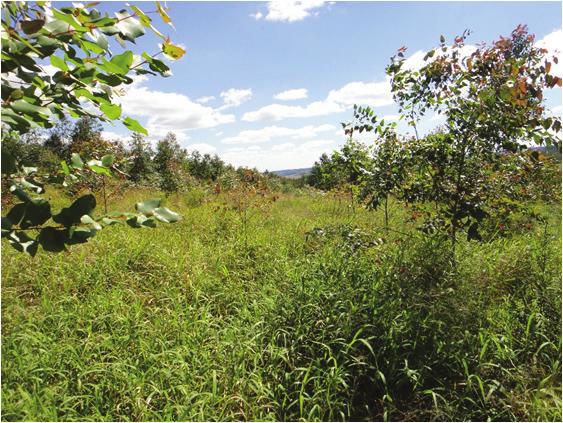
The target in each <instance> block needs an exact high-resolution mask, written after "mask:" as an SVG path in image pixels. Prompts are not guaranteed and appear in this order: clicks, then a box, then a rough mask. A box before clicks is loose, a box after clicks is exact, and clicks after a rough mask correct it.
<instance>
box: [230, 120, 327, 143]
mask: <svg viewBox="0 0 563 423" xmlns="http://www.w3.org/2000/svg"><path fill="white" fill-rule="evenodd" d="M334 129H335V127H334V126H333V125H329V124H325V125H319V126H313V125H307V126H304V127H302V128H285V127H282V126H275V125H274V126H266V127H265V128H261V129H253V130H246V131H241V132H240V133H239V134H238V135H236V136H234V137H228V138H224V139H223V140H222V141H221V142H222V143H223V144H255V143H264V142H268V141H271V140H272V139H275V138H291V139H305V138H314V137H316V136H317V135H318V134H319V133H322V132H326V131H333V130H334Z"/></svg>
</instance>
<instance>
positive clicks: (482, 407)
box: [2, 189, 561, 421]
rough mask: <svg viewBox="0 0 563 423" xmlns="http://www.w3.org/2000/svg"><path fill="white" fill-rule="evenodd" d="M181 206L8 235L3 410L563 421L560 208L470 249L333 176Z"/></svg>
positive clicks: (143, 193) (64, 415) (26, 415)
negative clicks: (360, 201)
mask: <svg viewBox="0 0 563 423" xmlns="http://www.w3.org/2000/svg"><path fill="white" fill-rule="evenodd" d="M50 195H51V196H52V197H53V198H54V201H55V203H57V202H58V204H59V205H60V206H62V205H63V204H64V202H65V201H68V200H65V198H64V197H63V196H62V195H60V194H59V193H56V192H51V193H50ZM156 195H161V194H160V193H155V192H150V191H147V190H139V189H135V190H130V191H127V192H126V194H124V195H122V196H121V197H118V198H114V199H112V201H111V202H110V210H131V209H132V205H133V204H134V203H135V202H136V201H140V200H142V199H146V198H149V197H153V196H156ZM167 204H168V206H169V207H170V208H171V209H173V210H175V211H177V212H179V213H180V214H181V215H182V216H183V219H182V221H181V222H179V223H177V224H172V225H166V224H160V225H159V226H158V227H157V228H155V229H151V228H143V229H132V228H129V227H127V226H119V227H118V226H112V227H108V228H106V229H104V230H103V231H101V232H100V233H99V234H98V235H97V236H96V237H95V238H94V239H92V240H91V241H90V242H88V243H87V244H83V245H76V246H72V248H71V249H70V251H68V252H65V253H61V254H50V253H46V252H43V251H39V253H38V254H37V256H36V257H35V258H30V257H28V256H26V255H23V254H20V253H18V252H17V251H15V250H13V249H12V248H11V247H10V246H9V244H8V243H7V242H5V241H2V419H3V420H363V419H368V420H374V419H375V420H381V419H390V420H486V419H488V418H490V419H493V420H555V421H557V420H561V332H560V331H561V260H560V258H561V209H560V208H559V207H558V206H555V205H546V204H538V205H536V207H537V208H538V210H540V211H541V212H542V213H543V214H544V215H546V216H548V217H549V222H548V224H546V225H544V224H540V223H535V224H534V225H533V227H531V228H530V229H528V228H524V229H522V230H519V231H516V232H515V233H513V234H511V235H510V236H505V237H495V238H494V239H492V240H487V239H486V240H485V242H483V243H477V242H467V241H465V240H462V242H461V243H460V245H459V246H458V251H457V260H456V263H452V261H451V260H450V258H449V257H450V256H449V253H448V251H449V250H448V249H449V243H447V242H444V241H442V240H440V239H439V238H437V237H428V236H424V235H423V234H421V233H420V232H419V231H417V230H416V229H415V226H416V222H412V221H411V220H410V219H409V216H410V215H409V214H408V213H407V212H406V211H405V210H404V209H403V207H402V206H401V205H400V204H399V203H397V202H394V203H393V206H392V208H391V224H390V226H391V228H393V229H394V230H393V231H386V230H385V229H384V228H383V218H382V212H380V211H375V212H370V211H367V210H363V209H358V208H356V209H355V210H352V209H351V208H350V207H349V206H348V203H347V201H346V200H345V199H343V200H337V199H335V198H333V197H331V195H330V194H322V193H320V192H316V191H304V192H301V193H299V192H297V193H290V194H280V195H279V196H277V197H276V198H275V201H274V196H273V195H271V196H266V197H264V198H259V199H256V201H253V202H250V206H249V207H248V208H245V207H246V206H244V205H243V207H242V209H240V210H238V211H237V210H236V209H233V205H234V204H235V202H234V200H233V199H232V198H229V195H228V194H220V195H218V196H216V195H214V194H212V193H209V194H205V195H199V194H198V193H195V194H194V193H193V192H190V193H187V194H177V195H172V196H171V197H170V198H168V199H167ZM244 204H248V203H244ZM395 230H396V231H398V232H395Z"/></svg>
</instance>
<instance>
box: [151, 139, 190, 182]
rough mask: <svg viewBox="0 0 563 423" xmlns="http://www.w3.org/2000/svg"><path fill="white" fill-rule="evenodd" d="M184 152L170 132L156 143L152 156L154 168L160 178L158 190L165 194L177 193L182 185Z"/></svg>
mask: <svg viewBox="0 0 563 423" xmlns="http://www.w3.org/2000/svg"><path fill="white" fill-rule="evenodd" d="M185 159H186V153H185V151H184V150H183V149H182V148H181V147H180V144H178V141H177V140H176V135H174V134H173V133H172V132H169V133H168V134H166V136H165V137H164V138H163V139H162V140H160V141H159V142H158V144H157V145H156V154H155V156H154V166H155V170H156V172H157V173H158V174H159V176H160V188H161V189H162V190H163V191H164V192H167V193H170V192H175V191H178V189H179V188H180V185H181V183H182V179H183V176H185V173H184V172H183V170H184V169H183V163H184V162H185Z"/></svg>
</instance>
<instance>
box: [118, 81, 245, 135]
mask: <svg viewBox="0 0 563 423" xmlns="http://www.w3.org/2000/svg"><path fill="white" fill-rule="evenodd" d="M145 80H146V77H145V79H143V78H142V77H141V78H138V79H137V80H135V82H134V83H133V84H132V85H131V86H129V87H127V88H126V89H125V94H124V95H123V96H122V97H121V106H122V109H123V114H124V115H126V116H127V115H130V116H133V117H136V118H138V117H141V118H147V121H146V124H145V127H146V128H147V130H148V131H149V135H150V136H151V137H162V136H164V135H165V134H166V133H167V132H169V131H173V132H175V133H176V135H177V137H178V140H180V141H185V140H187V139H188V136H187V134H186V131H189V130H191V129H198V128H212V127H215V126H218V125H222V124H226V123H231V122H234V121H235V116H234V115H232V114H224V113H221V111H220V110H218V109H213V108H211V107H208V106H204V105H202V104H199V103H196V102H194V101H192V100H190V98H189V97H187V96H186V95H184V94H179V93H174V92H163V91H156V90H151V89H149V88H148V87H146V86H143V83H144V82H145Z"/></svg>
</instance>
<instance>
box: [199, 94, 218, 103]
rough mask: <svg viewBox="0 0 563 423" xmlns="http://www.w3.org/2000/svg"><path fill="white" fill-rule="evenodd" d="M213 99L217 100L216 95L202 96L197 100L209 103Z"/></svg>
mask: <svg viewBox="0 0 563 423" xmlns="http://www.w3.org/2000/svg"><path fill="white" fill-rule="evenodd" d="M211 100H215V96H212V95H208V96H204V97H200V98H198V99H196V101H195V102H196V103H199V104H205V103H209V102H210V101H211Z"/></svg>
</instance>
